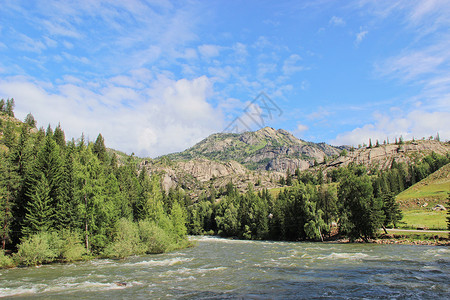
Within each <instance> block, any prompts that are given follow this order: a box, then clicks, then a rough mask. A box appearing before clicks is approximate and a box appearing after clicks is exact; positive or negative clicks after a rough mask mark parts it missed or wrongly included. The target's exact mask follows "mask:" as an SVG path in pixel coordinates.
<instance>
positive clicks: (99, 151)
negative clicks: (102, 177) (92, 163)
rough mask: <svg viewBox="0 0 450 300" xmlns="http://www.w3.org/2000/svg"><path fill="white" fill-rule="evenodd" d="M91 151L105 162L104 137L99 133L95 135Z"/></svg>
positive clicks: (106, 156)
mask: <svg viewBox="0 0 450 300" xmlns="http://www.w3.org/2000/svg"><path fill="white" fill-rule="evenodd" d="M92 152H94V154H95V155H97V157H98V159H99V160H100V161H101V162H106V160H107V158H108V154H107V153H106V146H105V139H104V138H103V136H102V135H101V134H99V135H98V136H97V139H96V140H95V143H94V147H93V148H92Z"/></svg>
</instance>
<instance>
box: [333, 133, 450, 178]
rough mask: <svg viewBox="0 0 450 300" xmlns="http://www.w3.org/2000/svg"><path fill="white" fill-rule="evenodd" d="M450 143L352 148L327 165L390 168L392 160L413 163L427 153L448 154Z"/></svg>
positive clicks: (415, 143)
mask: <svg viewBox="0 0 450 300" xmlns="http://www.w3.org/2000/svg"><path fill="white" fill-rule="evenodd" d="M449 151H450V144H449V143H444V142H440V141H436V140H417V141H414V142H412V141H408V142H405V143H403V144H401V145H400V144H388V145H380V146H377V147H372V148H369V147H363V148H359V149H351V150H349V151H348V152H347V153H346V154H345V155H342V156H339V157H337V158H335V159H333V160H331V161H328V162H327V163H326V165H325V169H326V170H327V171H328V170H330V169H332V168H335V167H346V166H348V165H350V164H355V165H365V166H366V167H368V168H376V169H383V170H385V169H389V168H390V167H391V165H392V162H393V161H395V162H397V163H402V162H404V163H406V164H411V163H413V162H415V161H417V160H418V159H421V158H423V157H424V156H426V155H429V154H431V153H432V152H435V153H437V154H440V155H446V154H447V153H448V152H449Z"/></svg>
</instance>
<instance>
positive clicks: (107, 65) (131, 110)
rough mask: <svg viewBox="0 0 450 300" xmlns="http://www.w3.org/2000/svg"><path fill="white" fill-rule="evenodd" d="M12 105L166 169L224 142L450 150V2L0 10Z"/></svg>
mask: <svg viewBox="0 0 450 300" xmlns="http://www.w3.org/2000/svg"><path fill="white" fill-rule="evenodd" d="M0 2H1V4H0V98H4V99H8V98H14V99H15V103H16V108H15V114H16V117H18V118H20V119H22V120H23V119H24V118H25V116H26V115H27V114H28V113H30V112H31V113H32V114H33V115H34V117H35V118H36V120H37V121H38V126H43V127H44V128H46V127H47V126H48V124H51V126H52V127H53V128H54V127H55V126H57V125H58V123H60V124H61V126H62V128H63V129H64V131H65V134H66V138H67V139H72V138H75V139H78V138H80V136H81V134H82V133H84V135H85V136H86V137H88V138H89V140H91V141H93V140H95V139H96V137H97V135H98V134H99V133H101V134H102V135H103V137H104V138H105V141H106V145H107V146H108V147H111V148H114V149H117V150H121V151H124V152H126V153H128V154H131V153H132V152H134V153H135V154H136V155H138V156H141V157H143V156H146V157H157V156H159V155H163V154H168V153H172V152H178V151H183V150H184V149H187V148H189V147H191V146H193V145H194V144H195V143H197V142H199V141H201V140H202V139H204V138H206V137H207V136H208V135H210V134H212V133H217V132H224V131H232V132H240V131H243V130H257V129H259V128H261V127H264V126H270V127H273V128H275V129H279V128H282V129H285V130H288V131H290V132H291V133H292V134H294V135H295V136H296V137H298V138H300V139H303V140H306V141H312V142H327V143H329V144H332V145H344V144H346V145H354V146H357V145H358V144H363V143H366V144H367V143H368V141H369V138H370V139H372V141H375V140H377V139H378V140H379V141H380V142H381V141H383V140H386V139H390V140H391V141H393V140H394V139H395V137H400V136H402V137H403V138H404V139H406V140H408V139H412V138H413V137H414V138H416V139H419V138H422V137H425V138H428V137H429V136H436V135H437V134H438V133H439V136H440V138H441V140H449V139H450V51H449V50H448V49H450V1H448V0H421V1H415V0H404V1H402V0H398V1H390V0H388V1H383V0H380V1H368V0H355V1H331V0H330V1H328V0H314V1H301V0H294V1H261V0H258V1H252V0H247V1H237V0H236V1H234V0H231V1H230V0H222V1H221V0H218V1H206V0H205V1H189V0H188V1H165V0H154V1H144V0H142V1H141V0H127V1H123V0H120V1H115V0H98V1H96V0H79V1H51V0H36V1H29V0H0Z"/></svg>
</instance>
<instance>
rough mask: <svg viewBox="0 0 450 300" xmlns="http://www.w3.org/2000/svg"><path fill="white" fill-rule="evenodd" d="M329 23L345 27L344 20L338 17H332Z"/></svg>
mask: <svg viewBox="0 0 450 300" xmlns="http://www.w3.org/2000/svg"><path fill="white" fill-rule="evenodd" d="M329 23H330V25H333V26H344V25H345V21H344V19H342V18H339V17H336V16H333V17H331V19H330V21H329Z"/></svg>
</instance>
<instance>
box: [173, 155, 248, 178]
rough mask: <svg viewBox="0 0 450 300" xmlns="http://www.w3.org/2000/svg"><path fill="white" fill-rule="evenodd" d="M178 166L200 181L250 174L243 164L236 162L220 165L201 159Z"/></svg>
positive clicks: (181, 163) (180, 163)
mask: <svg viewBox="0 0 450 300" xmlns="http://www.w3.org/2000/svg"><path fill="white" fill-rule="evenodd" d="M178 166H179V168H180V169H181V170H183V171H184V172H186V173H188V174H190V175H192V176H193V177H195V178H196V179H197V180H199V181H202V182H204V181H208V180H211V179H212V178H217V177H226V176H229V175H244V174H246V173H247V172H248V170H247V169H246V168H244V167H243V166H242V165H241V164H239V163H237V162H235V161H229V162H225V163H218V162H214V161H211V160H206V159H199V160H191V161H187V162H179V163H178Z"/></svg>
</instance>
